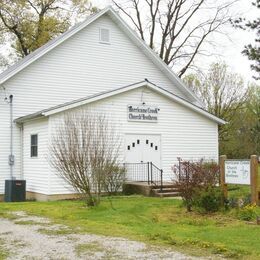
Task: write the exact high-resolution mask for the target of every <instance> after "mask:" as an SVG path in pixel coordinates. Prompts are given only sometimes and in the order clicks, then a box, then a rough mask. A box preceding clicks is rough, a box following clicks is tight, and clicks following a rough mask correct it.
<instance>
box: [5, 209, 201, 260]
mask: <svg viewBox="0 0 260 260" xmlns="http://www.w3.org/2000/svg"><path fill="white" fill-rule="evenodd" d="M12 214H15V216H14V217H15V219H14V220H7V219H0V243H1V245H0V246H1V247H0V250H1V248H2V249H4V250H7V251H9V252H10V254H9V256H8V258H7V259H15V260H19V259H70V260H73V259H90V260H91V259H95V260H97V259H149V260H153V259H156V260H157V259H171V260H172V259H176V260H177V259H198V258H195V257H189V256H186V255H184V254H181V253H178V252H175V251H172V250H168V249H165V248H164V249H161V248H159V247H154V246H148V245H146V244H144V243H141V242H136V241H130V240H127V239H123V238H115V237H106V236H99V235H90V234H70V229H69V228H68V227H66V226H63V225H54V224H51V223H50V221H49V220H48V219H46V218H40V217H35V216H27V215H26V214H25V213H24V212H15V213H12Z"/></svg>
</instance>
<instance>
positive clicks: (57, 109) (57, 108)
mask: <svg viewBox="0 0 260 260" xmlns="http://www.w3.org/2000/svg"><path fill="white" fill-rule="evenodd" d="M140 87H147V88H149V89H151V90H153V91H155V92H156V93H159V94H161V95H163V96H165V97H167V98H169V99H170V100H172V101H174V102H176V103H178V104H180V105H182V106H185V107H187V108H189V109H191V110H193V111H195V112H197V113H199V114H201V115H203V116H205V117H207V118H208V119H210V120H212V121H214V122H216V123H218V124H225V123H226V122H225V121H224V120H222V119H220V118H218V117H216V116H214V115H212V114H210V113H209V112H207V111H206V110H204V109H202V108H201V107H198V106H196V105H194V104H192V103H190V102H188V101H186V100H185V99H183V98H181V97H179V96H177V95H174V94H173V93H171V92H169V91H167V90H165V89H163V88H161V87H159V86H157V85H155V84H153V83H152V82H149V81H148V80H147V79H146V80H144V81H141V82H137V83H134V84H132V85H128V86H125V87H121V88H117V89H114V90H111V91H107V92H102V93H99V94H97V95H93V96H90V97H86V98H82V99H79V100H75V101H72V102H68V103H64V104H61V105H58V106H55V107H51V108H49V109H44V110H42V111H39V112H37V113H34V114H31V115H27V116H24V117H21V118H17V119H16V120H15V122H16V123H24V122H26V121H29V120H33V119H37V118H40V117H46V116H51V115H54V114H57V113H61V112H64V111H67V110H70V109H73V108H77V107H80V106H83V105H87V104H90V103H93V102H95V101H98V100H102V99H105V98H108V97H111V96H115V95H118V94H121V93H124V92H127V91H130V90H134V89H138V88H140Z"/></svg>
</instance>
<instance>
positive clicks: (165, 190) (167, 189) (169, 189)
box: [152, 184, 180, 198]
mask: <svg viewBox="0 0 260 260" xmlns="http://www.w3.org/2000/svg"><path fill="white" fill-rule="evenodd" d="M152 193H153V195H154V196H155V197H162V198H164V197H179V196H180V193H179V191H178V188H176V187H175V186H174V185H172V184H167V185H163V187H162V190H161V189H160V188H158V187H156V188H153V189H152Z"/></svg>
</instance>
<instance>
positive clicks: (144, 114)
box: [127, 105, 160, 123]
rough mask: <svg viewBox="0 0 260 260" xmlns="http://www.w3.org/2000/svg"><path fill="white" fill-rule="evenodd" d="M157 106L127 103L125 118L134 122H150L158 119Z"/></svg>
mask: <svg viewBox="0 0 260 260" xmlns="http://www.w3.org/2000/svg"><path fill="white" fill-rule="evenodd" d="M159 110H160V109H159V108H158V107H150V106H144V105H140V106H138V105H128V106H127V120H128V121H136V122H152V123H156V122H157V121H158V112H159Z"/></svg>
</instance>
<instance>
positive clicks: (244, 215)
mask: <svg viewBox="0 0 260 260" xmlns="http://www.w3.org/2000/svg"><path fill="white" fill-rule="evenodd" d="M237 215H238V218H239V219H241V220H245V221H250V220H253V219H255V218H256V205H247V206H245V207H243V208H240V209H238V212H237Z"/></svg>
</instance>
